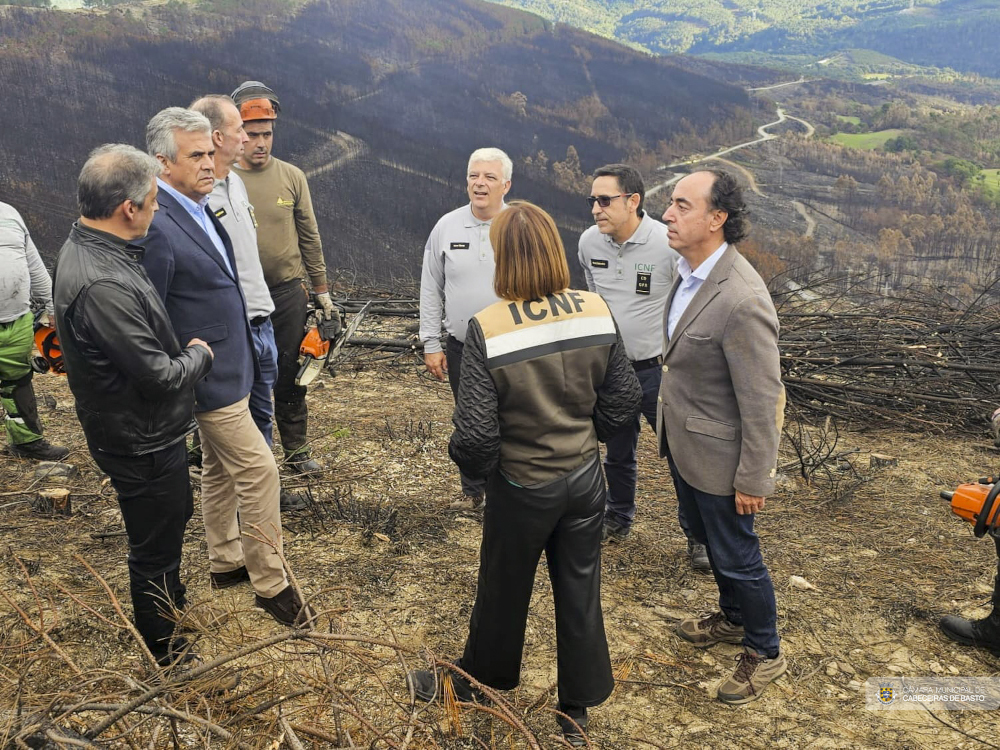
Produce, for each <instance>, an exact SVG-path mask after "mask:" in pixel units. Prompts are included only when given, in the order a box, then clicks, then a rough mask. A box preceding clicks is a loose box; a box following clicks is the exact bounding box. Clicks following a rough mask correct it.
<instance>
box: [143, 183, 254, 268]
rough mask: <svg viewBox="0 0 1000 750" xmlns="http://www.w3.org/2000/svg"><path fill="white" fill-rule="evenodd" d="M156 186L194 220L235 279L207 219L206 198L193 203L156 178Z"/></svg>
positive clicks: (218, 240)
mask: <svg viewBox="0 0 1000 750" xmlns="http://www.w3.org/2000/svg"><path fill="white" fill-rule="evenodd" d="M156 182H157V184H158V185H159V186H160V190H165V191H166V192H167V193H169V194H170V195H172V196H173V197H174V199H175V200H176V201H177V202H178V203H180V204H181V206H182V207H183V209H184V210H185V211H187V212H188V215H189V216H190V217H191V218H192V219H194V220H195V223H197V224H198V226H200V227H201V228H202V229H203V230H204V231H205V235H206V236H207V237H208V239H209V240H211V241H212V246H213V247H214V248H215V249H216V250H217V251H218V252H219V255H221V256H222V263H223V264H224V265H225V266H226V269H227V270H228V271H229V275H230V276H233V277H235V274H234V273H233V267H232V265H231V264H230V263H229V256H228V255H227V254H226V244H225V243H224V242H223V241H222V237H221V236H219V232H218V230H216V228H215V224H213V223H212V220H211V219H210V218H209V217H208V211H209V209H208V196H207V195H205V196H203V197H202V198H201V200H199V201H197V202H195V201H193V200H191V199H190V198H188V197H187V196H186V195H184V194H183V193H181V192H180V191H178V190H176V189H175V188H173V187H171V186H170V185H168V184H167V183H165V182H164V181H163V180H161V179H160V178H159V177H157V178H156Z"/></svg>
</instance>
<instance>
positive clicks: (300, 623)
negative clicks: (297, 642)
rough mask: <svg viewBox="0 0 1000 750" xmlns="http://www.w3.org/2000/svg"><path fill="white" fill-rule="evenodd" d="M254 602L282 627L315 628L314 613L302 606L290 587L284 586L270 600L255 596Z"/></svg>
mask: <svg viewBox="0 0 1000 750" xmlns="http://www.w3.org/2000/svg"><path fill="white" fill-rule="evenodd" d="M254 602H255V603H256V605H257V606H258V607H260V608H261V609H263V610H264V611H265V612H267V613H268V614H269V615H271V617H273V618H274V619H275V620H277V621H278V622H280V623H281V624H282V625H286V626H288V627H290V628H305V629H307V630H312V629H313V628H314V627H315V623H316V611H315V610H314V609H313V608H312V607H310V606H309V605H308V604H303V603H302V600H301V599H300V598H299V595H298V594H297V593H295V589H293V588H292V587H291V586H286V587H285V588H283V589H282V590H281V591H279V592H278V593H277V594H275V595H274V596H272V597H270V598H267V597H263V596H261V595H260V594H257V595H256V597H255V598H254Z"/></svg>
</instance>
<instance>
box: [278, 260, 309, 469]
mask: <svg viewBox="0 0 1000 750" xmlns="http://www.w3.org/2000/svg"><path fill="white" fill-rule="evenodd" d="M270 292H271V299H272V300H273V302H274V312H273V313H271V323H272V325H273V326H274V344H275V347H276V348H277V350H278V379H277V380H276V381H275V382H274V423H275V424H276V425H277V426H278V435H279V436H280V437H281V447H282V448H283V449H284V451H285V455H286V456H287V455H290V454H292V453H295V452H296V451H300V450H302V449H303V448H305V445H306V426H307V425H306V423H307V421H308V418H309V412H308V410H307V409H306V388H305V386H301V385H295V376H296V375H297V374H298V372H299V347H300V346H301V345H302V337H303V336H305V325H306V315H307V314H308V309H307V303H308V301H309V293H308V292H307V291H306V287H305V284H303V283H302V281H301V280H300V279H293V280H292V281H286V282H283V283H281V284H278V285H277V286H275V287H272V288H271V289H270Z"/></svg>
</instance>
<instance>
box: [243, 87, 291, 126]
mask: <svg viewBox="0 0 1000 750" xmlns="http://www.w3.org/2000/svg"><path fill="white" fill-rule="evenodd" d="M232 97H233V101H234V102H236V106H237V107H239V109H240V117H242V118H243V121H244V122H251V121H253V120H277V119H278V113H279V112H280V111H281V104H279V103H278V97H277V96H276V95H275V93H274V90H273V89H272V88H271V87H270V86H265V85H264V84H263V83H261V82H260V81H244V82H243V83H241V84H240V85H239V86H237V87H236V90H235V91H233V93H232Z"/></svg>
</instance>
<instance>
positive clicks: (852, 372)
mask: <svg viewBox="0 0 1000 750" xmlns="http://www.w3.org/2000/svg"><path fill="white" fill-rule="evenodd" d="M995 286H996V282H994V283H993V284H991V285H990V288H989V289H987V290H986V292H984V293H983V294H980V295H979V297H977V298H976V299H975V300H974V301H973V302H971V303H966V304H962V303H960V302H959V301H958V300H956V299H955V297H954V296H952V295H951V294H949V293H948V292H947V291H946V290H941V289H931V288H927V287H920V288H918V287H911V288H910V289H907V290H905V291H901V292H900V291H897V292H896V293H895V294H893V295H883V294H873V293H868V292H865V291H863V290H862V289H860V288H858V287H854V288H851V289H847V290H844V289H838V288H837V286H836V285H835V284H834V283H833V282H831V281H828V280H827V281H824V282H820V283H815V284H812V285H810V286H806V287H802V286H798V285H795V289H794V290H792V291H785V290H783V291H781V292H772V296H773V298H774V301H775V306H776V307H777V309H778V317H779V319H780V322H781V338H780V349H781V368H782V377H783V379H784V382H785V387H786V389H787V394H788V398H789V401H791V402H792V403H794V404H795V405H796V406H798V407H799V409H800V411H801V412H805V413H812V414H814V415H817V416H824V417H825V416H833V417H836V418H838V419H840V420H841V421H842V422H843V423H845V424H850V425H853V426H855V427H866V426H887V425H892V426H895V427H901V428H904V429H910V430H920V431H931V432H943V431H945V430H949V429H964V430H967V431H970V432H973V431H974V432H981V431H982V429H983V427H984V425H985V417H986V416H988V414H989V411H991V410H992V409H993V408H994V407H995V406H996V405H998V404H1000V397H998V389H997V384H998V382H1000V348H998V346H997V344H998V342H1000V338H998V335H997V334H998V331H1000V308H998V306H997V303H996V297H995V295H994V294H992V291H993V287H995Z"/></svg>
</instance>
